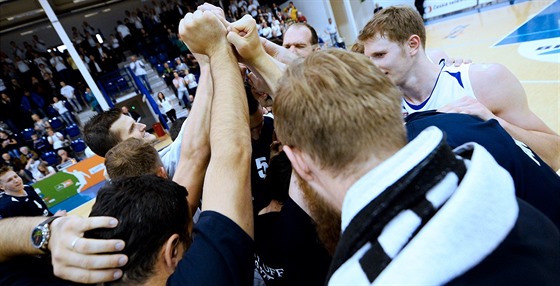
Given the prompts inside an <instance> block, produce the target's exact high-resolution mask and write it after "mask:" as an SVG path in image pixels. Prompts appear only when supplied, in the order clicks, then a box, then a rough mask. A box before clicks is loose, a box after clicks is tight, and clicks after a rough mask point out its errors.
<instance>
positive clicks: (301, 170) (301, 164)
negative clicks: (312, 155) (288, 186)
mask: <svg viewBox="0 0 560 286" xmlns="http://www.w3.org/2000/svg"><path fill="white" fill-rule="evenodd" d="M282 149H283V150H284V152H285V153H286V156H287V157H288V159H289V160H290V162H291V163H292V168H294V170H295V171H296V173H297V174H298V175H299V176H300V177H301V178H302V179H304V180H306V181H310V180H311V179H312V177H313V176H312V174H311V168H310V166H309V162H308V158H307V156H306V155H305V154H304V153H303V152H302V151H301V150H299V149H298V148H295V147H290V146H287V145H284V146H283V148H282Z"/></svg>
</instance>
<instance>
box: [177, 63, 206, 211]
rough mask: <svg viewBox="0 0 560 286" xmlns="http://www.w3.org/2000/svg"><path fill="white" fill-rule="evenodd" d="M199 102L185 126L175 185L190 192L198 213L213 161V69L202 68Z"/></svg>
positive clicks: (197, 97) (193, 206)
mask: <svg viewBox="0 0 560 286" xmlns="http://www.w3.org/2000/svg"><path fill="white" fill-rule="evenodd" d="M200 72H201V74H200V80H199V85H198V88H197V90H196V101H195V102H194V104H193V108H192V110H191V113H190V115H189V117H188V118H187V120H186V122H185V124H186V125H185V130H184V133H183V138H182V142H181V158H180V159H179V163H178V165H177V171H176V172H175V175H174V177H173V181H175V182H176V183H178V184H180V185H182V186H184V187H186V188H187V190H188V192H189V196H188V198H187V199H188V201H189V204H190V206H191V208H192V211H193V212H194V209H195V208H196V207H198V205H199V202H200V197H201V196H202V184H203V182H204V175H205V173H206V168H207V167H208V161H209V160H210V114H211V107H212V97H213V86H212V76H211V74H210V65H209V64H201V66H200Z"/></svg>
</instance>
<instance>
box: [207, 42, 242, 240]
mask: <svg viewBox="0 0 560 286" xmlns="http://www.w3.org/2000/svg"><path fill="white" fill-rule="evenodd" d="M210 65H211V74H212V78H213V80H214V101H213V103H212V115H211V127H210V148H211V153H212V158H211V160H210V164H209V167H208V172H207V178H208V180H206V181H205V192H204V199H203V209H209V210H218V211H219V212H220V213H222V214H224V215H225V216H227V217H229V218H230V219H232V220H233V221H234V222H235V223H237V224H238V225H239V226H240V227H241V228H242V229H243V230H244V231H245V232H247V234H249V235H250V236H251V237H253V218H252V205H251V192H250V182H249V167H250V155H251V145H250V142H251V139H250V134H249V111H248V107H247V99H246V95H245V90H244V87H243V81H242V79H241V75H240V73H239V71H238V65H237V60H236V58H235V55H234V54H233V51H232V50H231V49H229V48H228V49H224V50H220V51H219V52H217V53H216V54H215V55H214V56H213V57H211V58H210ZM216 79H219V80H220V81H219V82H217V81H216ZM207 192H214V193H210V194H207ZM207 195H208V199H207Z"/></svg>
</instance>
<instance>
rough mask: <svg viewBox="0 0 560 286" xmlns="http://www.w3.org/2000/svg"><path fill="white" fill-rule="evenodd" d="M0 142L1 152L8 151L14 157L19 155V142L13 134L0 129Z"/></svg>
mask: <svg viewBox="0 0 560 286" xmlns="http://www.w3.org/2000/svg"><path fill="white" fill-rule="evenodd" d="M0 143H1V144H2V145H1V146H2V149H1V150H3V152H7V153H10V154H11V155H12V156H14V157H16V158H17V157H19V153H18V148H19V142H18V141H17V140H16V138H15V137H14V136H13V135H9V134H8V132H6V131H4V130H0Z"/></svg>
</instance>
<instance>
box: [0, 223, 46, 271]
mask: <svg viewBox="0 0 560 286" xmlns="http://www.w3.org/2000/svg"><path fill="white" fill-rule="evenodd" d="M45 219H46V218H45V217H14V218H4V219H1V220H0V233H2V235H0V262H3V261H6V260H9V259H10V258H12V257H15V256H19V255H39V254H42V252H41V251H40V250H39V249H37V248H35V247H33V245H31V231H32V230H33V228H34V227H35V226H37V225H38V224H40V223H41V222H43V221H44V220H45Z"/></svg>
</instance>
